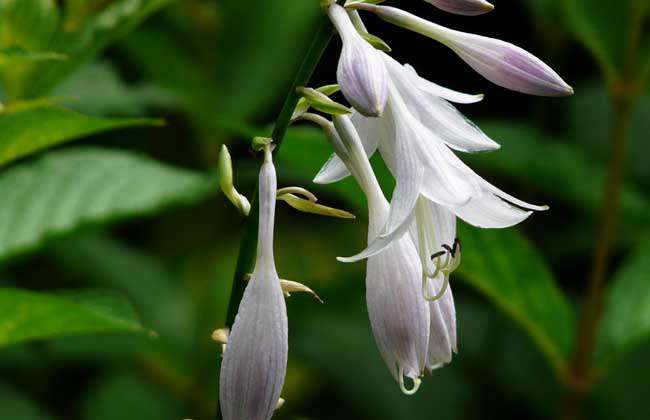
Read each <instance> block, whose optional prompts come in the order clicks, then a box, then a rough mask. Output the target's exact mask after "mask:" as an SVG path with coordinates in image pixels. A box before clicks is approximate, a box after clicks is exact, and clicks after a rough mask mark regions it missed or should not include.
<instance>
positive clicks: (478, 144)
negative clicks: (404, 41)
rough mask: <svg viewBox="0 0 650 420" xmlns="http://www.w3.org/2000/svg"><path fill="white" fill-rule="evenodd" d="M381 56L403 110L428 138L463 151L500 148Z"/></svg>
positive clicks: (393, 62) (406, 73)
mask: <svg viewBox="0 0 650 420" xmlns="http://www.w3.org/2000/svg"><path fill="white" fill-rule="evenodd" d="M383 56H384V59H385V61H386V68H387V69H388V74H389V76H390V78H391V81H392V83H394V85H395V87H396V88H397V90H398V91H399V94H400V96H401V97H402V99H403V101H404V103H405V105H406V107H407V108H408V110H409V112H410V113H411V114H412V115H413V117H415V119H417V120H418V121H419V122H420V124H421V125H422V126H424V127H425V128H426V129H428V130H429V131H430V132H431V135H430V136H436V137H439V138H440V139H442V140H443V141H444V142H445V143H446V144H447V145H448V146H449V147H452V148H454V149H456V150H460V151H463V152H476V151H483V150H496V149H498V148H499V147H500V146H499V144H498V143H496V142H495V141H493V140H492V139H490V138H489V137H488V136H487V135H486V134H485V133H483V131H481V129H480V128H478V127H477V126H476V125H475V124H474V123H472V122H471V121H469V120H468V119H467V118H465V116H463V115H462V114H461V113H460V112H458V110H457V109H456V108H454V107H453V106H452V105H451V104H450V103H449V102H447V101H445V100H444V99H442V98H440V97H438V96H435V95H430V94H429V95H426V94H423V93H422V91H421V90H420V89H419V86H420V85H421V83H420V80H421V78H420V77H419V76H417V75H416V74H413V72H411V71H409V70H408V69H406V68H405V67H404V66H402V65H401V64H399V63H398V62H397V61H395V60H394V59H392V58H390V57H389V56H388V55H386V54H383Z"/></svg>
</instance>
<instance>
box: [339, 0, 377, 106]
mask: <svg viewBox="0 0 650 420" xmlns="http://www.w3.org/2000/svg"><path fill="white" fill-rule="evenodd" d="M328 15H329V17H330V20H331V21H332V23H333V24H334V26H335V27H336V30H337V32H338V33H339V35H340V36H341V40H342V41H343V49H342V50H341V56H340V58H339V65H338V68H337V72H336V76H337V80H338V82H339V86H340V87H341V92H343V95H344V96H345V98H346V99H347V100H348V101H349V102H350V104H352V106H353V107H354V108H355V109H356V110H357V111H359V112H360V113H361V114H363V115H366V116H372V117H376V116H379V115H381V114H382V112H383V110H384V106H385V105H386V98H387V95H388V76H387V73H386V67H385V66H384V63H383V60H382V58H381V55H380V54H379V51H377V50H375V48H374V47H372V46H371V45H370V44H368V43H367V42H366V41H365V40H364V39H363V38H362V37H361V35H359V33H358V32H357V30H356V28H355V27H354V25H353V24H352V22H351V20H350V17H349V15H348V14H347V12H346V11H345V9H344V8H343V7H341V6H339V5H337V4H336V3H335V2H332V5H331V6H330V8H329V12H328Z"/></svg>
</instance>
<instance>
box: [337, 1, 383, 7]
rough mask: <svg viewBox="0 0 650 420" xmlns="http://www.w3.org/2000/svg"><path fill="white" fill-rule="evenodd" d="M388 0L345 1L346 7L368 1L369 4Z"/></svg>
mask: <svg viewBox="0 0 650 420" xmlns="http://www.w3.org/2000/svg"><path fill="white" fill-rule="evenodd" d="M384 1H386V0H348V1H346V2H345V7H350V6H354V5H355V4H360V3H367V4H381V3H383V2H384Z"/></svg>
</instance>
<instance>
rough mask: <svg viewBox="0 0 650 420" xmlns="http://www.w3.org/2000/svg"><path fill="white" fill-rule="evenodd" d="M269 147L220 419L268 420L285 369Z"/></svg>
mask: <svg viewBox="0 0 650 420" xmlns="http://www.w3.org/2000/svg"><path fill="white" fill-rule="evenodd" d="M276 188H277V182H276V175H275V168H274V167H273V163H272V162H271V155H270V151H268V150H267V151H266V154H265V162H264V164H263V165H262V169H261V171H260V175H259V206H260V212H259V213H260V219H259V231H258V244H257V260H256V262H255V270H254V271H253V274H252V276H251V279H250V281H249V282H248V285H247V286H246V290H245V292H244V297H243V299H242V300H241V303H240V305H239V311H238V313H237V318H236V319H235V323H234V325H233V328H232V332H231V334H230V336H229V338H228V345H227V347H226V351H225V353H224V357H223V362H222V365H221V379H220V387H219V394H220V395H219V397H220V403H221V410H222V413H223V418H224V420H242V419H246V420H268V419H270V418H271V416H272V415H273V410H274V409H275V407H276V406H277V404H278V400H279V398H280V391H281V390H282V385H283V383H284V377H285V373H286V369H287V352H288V342H287V310H286V306H285V302H284V295H283V292H282V288H281V286H280V279H279V277H278V274H277V272H276V269H275V263H274V260H273V224H274V216H275V195H276Z"/></svg>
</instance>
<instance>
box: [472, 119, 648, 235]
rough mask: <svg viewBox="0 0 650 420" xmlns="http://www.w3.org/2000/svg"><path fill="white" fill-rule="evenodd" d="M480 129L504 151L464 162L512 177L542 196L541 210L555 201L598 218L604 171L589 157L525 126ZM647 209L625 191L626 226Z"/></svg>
mask: <svg viewBox="0 0 650 420" xmlns="http://www.w3.org/2000/svg"><path fill="white" fill-rule="evenodd" d="M480 126H481V128H483V129H484V130H485V132H486V133H487V134H489V135H490V137H492V138H493V139H494V140H495V141H496V142H497V143H500V144H501V146H502V147H501V149H500V150H499V151H498V152H496V153H481V154H472V155H467V154H466V155H463V156H461V157H462V159H463V160H464V161H466V162H468V163H469V164H470V166H471V167H472V168H474V169H475V170H477V171H478V172H481V171H480V170H481V169H485V170H489V171H491V172H492V173H495V174H499V175H503V176H507V177H510V178H512V179H513V180H517V181H519V182H521V183H523V184H525V185H526V186H527V187H529V188H534V189H536V190H537V191H539V192H542V193H544V194H545V195H546V198H545V199H544V201H545V203H542V204H550V205H551V207H553V203H554V200H562V201H564V202H565V203H568V204H570V205H572V206H574V207H576V208H578V209H580V210H581V211H583V212H584V213H585V214H588V215H591V216H595V215H596V214H597V211H598V209H599V208H600V205H601V203H602V195H603V188H602V185H603V181H604V179H605V170H604V165H603V164H602V163H599V162H597V161H596V160H594V159H593V158H592V157H590V156H589V153H586V151H584V150H581V148H580V147H576V146H575V145H572V144H570V143H568V142H567V141H566V140H565V139H561V138H552V137H548V136H544V135H542V134H541V133H539V132H538V131H536V130H535V129H532V128H530V127H527V126H525V125H523V124H514V123H504V122H496V121H485V122H482V123H481V124H480ZM533 201H534V200H533ZM649 209H650V201H649V200H648V199H647V198H646V196H645V195H644V194H643V193H642V192H640V191H639V190H638V189H637V188H635V187H633V186H631V185H627V186H625V187H624V188H623V192H622V196H621V214H622V217H623V218H625V220H627V221H628V222H629V223H639V222H642V221H645V220H646V217H647V212H648V210H649Z"/></svg>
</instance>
